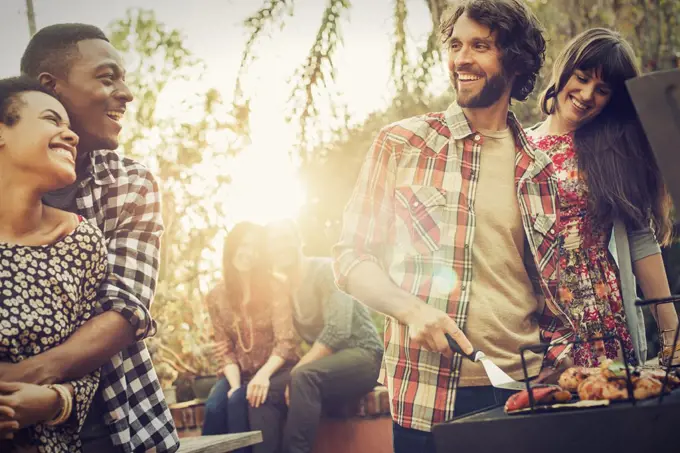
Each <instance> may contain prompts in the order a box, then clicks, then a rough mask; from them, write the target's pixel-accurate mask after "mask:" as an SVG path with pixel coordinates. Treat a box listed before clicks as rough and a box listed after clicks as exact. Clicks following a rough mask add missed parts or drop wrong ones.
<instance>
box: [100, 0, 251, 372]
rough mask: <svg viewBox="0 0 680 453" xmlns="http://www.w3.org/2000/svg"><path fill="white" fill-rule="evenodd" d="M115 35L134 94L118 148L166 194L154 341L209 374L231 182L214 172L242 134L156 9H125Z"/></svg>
mask: <svg viewBox="0 0 680 453" xmlns="http://www.w3.org/2000/svg"><path fill="white" fill-rule="evenodd" d="M109 36H110V39H111V42H112V44H113V45H114V46H115V47H116V48H117V49H119V51H120V52H121V53H122V55H123V58H124V60H125V63H126V67H127V74H126V81H127V83H128V85H129V86H130V89H131V91H132V93H133V94H134V95H135V101H134V102H133V103H131V104H130V105H129V107H128V112H127V117H126V118H127V119H126V124H125V127H124V133H123V135H122V141H121V150H122V152H123V153H124V154H126V155H128V156H131V157H135V158H138V159H139V160H140V161H142V162H144V163H145V164H146V165H148V166H149V167H151V169H152V171H153V173H154V175H155V176H156V178H157V179H158V181H159V184H160V186H161V192H162V194H163V203H162V215H163V221H164V223H165V228H166V229H165V233H164V235H163V240H162V250H161V266H160V275H159V281H158V290H157V294H156V298H155V301H154V304H153V305H152V310H151V311H152V315H153V316H154V318H155V319H156V320H157V321H158V323H159V333H158V338H157V339H155V340H152V343H153V342H154V341H155V342H156V343H160V344H162V345H163V346H164V347H166V349H165V350H166V354H165V355H164V358H165V360H166V361H167V362H169V363H173V364H177V363H179V362H181V361H183V362H184V364H185V366H184V369H186V368H187V366H188V368H190V369H192V370H194V371H197V372H202V373H205V372H209V371H211V368H212V366H211V365H210V363H209V362H208V361H206V360H203V358H204V357H205V355H204V354H202V353H201V352H202V348H203V346H204V344H205V343H207V342H208V340H209V337H210V332H209V330H208V329H207V326H209V325H210V323H209V320H208V317H207V312H206V310H205V309H204V307H203V305H202V300H203V295H202V293H201V278H204V279H206V278H207V279H210V278H211V276H212V275H214V273H215V272H216V265H217V264H218V263H219V259H217V260H214V259H212V260H211V259H206V255H209V254H210V253H211V252H213V253H214V252H215V251H214V250H212V243H213V240H214V238H215V236H216V235H217V234H218V233H219V232H220V230H221V227H222V226H221V220H222V216H223V212H222V205H221V203H220V194H221V193H222V191H223V190H224V189H225V187H227V185H228V183H229V176H228V174H227V173H226V172H215V170H214V169H215V168H227V167H228V162H229V157H230V156H232V155H233V154H234V153H235V152H236V151H237V150H238V149H239V147H240V137H241V136H242V133H243V130H242V128H241V127H239V123H238V121H237V119H235V118H234V117H233V116H230V115H229V114H228V113H227V112H224V111H223V109H222V108H221V105H222V104H221V100H220V96H219V94H218V92H217V91H216V90H214V89H211V88H207V89H204V90H203V91H201V92H198V93H196V92H195V90H196V87H197V86H202V84H200V82H201V74H202V73H203V71H204V65H203V63H202V62H201V61H199V60H198V59H196V58H195V57H194V56H193V55H192V54H191V52H190V51H189V50H188V49H187V48H186V47H185V45H184V37H183V36H182V35H181V33H180V32H179V31H177V30H170V29H167V28H166V27H165V25H164V24H162V23H160V22H158V20H157V19H156V17H155V15H154V13H153V12H152V11H149V10H143V9H131V10H128V12H127V13H126V16H125V17H124V18H122V19H120V20H116V21H114V22H113V23H112V24H111V25H110V30H109ZM206 174H210V175H211V177H209V178H207V177H205V176H206ZM167 348H169V349H170V350H171V351H174V352H175V354H176V355H177V356H178V357H179V358H180V359H181V360H180V361H178V360H177V357H171V356H170V355H168V354H167ZM154 350H155V351H156V352H157V354H156V357H159V356H162V351H159V350H158V348H155V349H154Z"/></svg>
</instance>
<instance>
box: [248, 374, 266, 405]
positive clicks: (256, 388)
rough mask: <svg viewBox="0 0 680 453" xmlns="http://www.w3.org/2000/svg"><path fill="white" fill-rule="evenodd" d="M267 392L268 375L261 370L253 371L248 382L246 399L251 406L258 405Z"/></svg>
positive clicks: (263, 399)
mask: <svg viewBox="0 0 680 453" xmlns="http://www.w3.org/2000/svg"><path fill="white" fill-rule="evenodd" d="M268 393H269V375H267V374H265V373H262V370H260V371H258V372H257V373H255V376H253V379H251V381H250V382H249V383H248V389H247V391H246V399H247V400H248V402H249V403H250V406H251V407H260V405H262V404H263V403H264V402H265V401H266V400H267V394H268Z"/></svg>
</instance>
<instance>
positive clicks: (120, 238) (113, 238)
mask: <svg viewBox="0 0 680 453" xmlns="http://www.w3.org/2000/svg"><path fill="white" fill-rule="evenodd" d="M89 165H90V168H89V169H88V171H87V172H86V174H87V175H88V176H87V177H86V178H85V179H84V180H82V181H79V182H78V183H77V186H76V187H75V193H74V195H75V200H74V201H75V209H76V210H77V212H78V213H79V214H80V215H82V216H83V217H85V218H86V219H88V220H90V221H93V222H96V224H97V225H98V226H99V228H100V229H101V230H102V232H103V233H104V237H105V239H106V243H107V247H108V258H109V276H108V278H107V280H106V281H105V282H104V283H103V284H102V286H101V287H100V289H99V297H98V298H99V302H100V304H101V307H102V308H103V310H105V311H108V310H113V311H115V312H118V313H120V314H121V315H122V316H123V317H124V318H125V319H126V320H128V321H129V322H130V324H131V325H132V327H133V328H134V329H135V336H136V340H137V342H136V343H135V344H133V345H132V346H130V347H128V348H126V349H125V350H123V351H122V352H120V353H118V354H116V355H115V356H113V358H112V359H111V362H109V363H107V364H106V365H104V366H103V368H102V375H101V384H100V392H101V396H102V397H103V400H104V402H105V405H106V412H105V414H104V421H105V423H106V424H107V425H108V426H109V429H110V431H111V433H112V434H111V436H112V440H113V443H114V444H115V445H119V446H121V447H122V448H123V450H124V451H125V452H126V453H132V452H134V453H137V452H154V453H163V452H168V453H172V452H174V451H175V450H177V449H178V448H179V439H178V437H177V431H176V429H175V425H174V423H173V420H172V416H171V415H170V410H169V409H168V406H167V404H166V403H165V399H164V397H163V392H162V391H161V387H160V384H159V381H158V377H157V376H156V372H155V371H154V369H153V366H152V363H151V356H150V355H149V351H148V350H147V348H146V345H145V344H144V342H143V340H144V339H145V338H147V337H149V336H152V335H154V334H155V333H156V323H155V322H154V321H153V319H152V318H151V315H150V314H149V305H150V303H151V299H152V298H153V295H154V291H155V289H156V278H157V275H158V266H159V250H160V238H161V235H162V233H163V222H162V220H161V210H160V193H159V190H158V185H157V183H156V181H155V180H154V177H153V175H152V174H151V173H150V172H149V171H148V170H147V169H146V168H145V167H144V166H143V165H141V164H139V163H138V162H135V161H133V160H131V159H128V158H124V157H122V156H120V155H119V154H118V153H116V152H115V151H107V150H102V151H95V152H93V153H92V159H91V162H89ZM50 198H51V197H50V196H49V195H48V196H47V197H46V199H45V201H46V202H47V203H48V204H61V203H51V202H50V201H51V200H50ZM61 201H62V202H63V201H64V200H63V198H62V200H61ZM67 204H71V203H67ZM59 207H61V206H59Z"/></svg>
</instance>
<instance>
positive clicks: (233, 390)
mask: <svg viewBox="0 0 680 453" xmlns="http://www.w3.org/2000/svg"><path fill="white" fill-rule="evenodd" d="M240 388H241V387H232V388H230V389H229V391H228V392H227V398H231V395H233V394H234V392H235V391H236V390H238V389H240Z"/></svg>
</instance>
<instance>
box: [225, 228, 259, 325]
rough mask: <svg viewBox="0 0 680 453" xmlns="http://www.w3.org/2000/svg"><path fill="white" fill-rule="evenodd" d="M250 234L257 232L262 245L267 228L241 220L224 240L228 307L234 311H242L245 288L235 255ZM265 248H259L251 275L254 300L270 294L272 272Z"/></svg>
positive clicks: (251, 289) (236, 312)
mask: <svg viewBox="0 0 680 453" xmlns="http://www.w3.org/2000/svg"><path fill="white" fill-rule="evenodd" d="M248 234H255V235H257V236H259V237H261V238H262V240H261V241H258V242H257V244H258V247H262V248H264V247H263V246H262V244H264V243H265V241H264V236H265V229H264V227H262V226H260V225H257V224H254V223H250V222H240V223H238V224H236V225H235V226H234V227H233V228H232V229H231V231H230V232H229V234H227V238H226V239H225V241H224V248H223V253H222V278H223V280H224V284H225V286H226V294H227V300H226V301H225V302H226V304H225V305H226V307H225V308H228V309H230V310H231V311H232V312H233V313H235V314H238V313H240V312H241V299H242V298H243V288H242V287H241V285H242V283H241V278H240V276H239V271H238V270H237V269H236V268H235V267H234V264H233V262H234V255H236V251H237V250H238V249H239V247H240V246H241V244H242V243H243V239H244V238H245V236H246V235H248ZM263 252H264V250H259V253H258V257H257V258H256V260H257V261H256V264H255V266H254V268H253V270H252V271H251V275H250V291H251V298H252V299H253V300H257V301H262V300H266V298H267V297H268V295H269V290H270V288H271V286H270V280H269V279H270V278H271V272H270V270H269V266H268V264H267V262H266V259H265V254H264V253H263Z"/></svg>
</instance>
